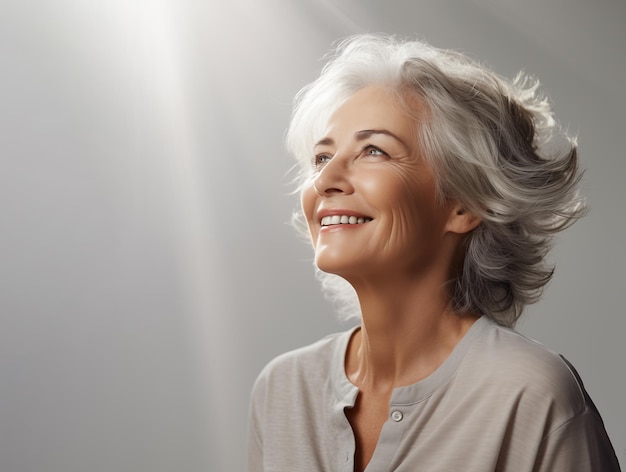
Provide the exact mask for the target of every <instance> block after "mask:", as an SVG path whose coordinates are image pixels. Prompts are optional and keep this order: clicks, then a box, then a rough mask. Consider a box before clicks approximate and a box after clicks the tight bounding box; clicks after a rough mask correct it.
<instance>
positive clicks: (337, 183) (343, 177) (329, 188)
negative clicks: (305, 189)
mask: <svg viewBox="0 0 626 472" xmlns="http://www.w3.org/2000/svg"><path fill="white" fill-rule="evenodd" d="M313 188H314V189H315V191H316V192H317V194H318V195H320V196H331V195H334V194H350V193H352V192H354V188H353V187H352V178H351V174H350V164H349V162H348V159H345V158H341V157H340V156H338V155H336V156H335V157H333V158H332V159H331V160H330V161H328V162H327V163H326V164H325V165H324V167H322V169H321V170H320V171H319V172H318V173H317V175H316V176H315V178H314V179H313Z"/></svg>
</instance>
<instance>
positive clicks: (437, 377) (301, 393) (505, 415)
mask: <svg viewBox="0 0 626 472" xmlns="http://www.w3.org/2000/svg"><path fill="white" fill-rule="evenodd" d="M353 332H354V329H352V330H349V331H346V332H343V333H339V334H334V335H330V336H328V337H326V338H324V339H322V340H321V341H318V342H317V343H315V344H312V345H310V346H307V347H304V348H301V349H298V350H295V351H292V352H289V353H286V354H283V355H281V356H279V357H277V358H276V359H274V360H273V361H272V362H270V363H269V364H268V365H267V367H266V368H265V369H264V370H263V371H262V372H261V374H260V375H259V378H258V379H257V381H256V383H255V386H254V389H253V393H252V400H251V409H250V423H249V438H248V470H249V471H250V472H257V471H265V472H279V471H280V472H287V471H289V472H296V471H308V472H312V471H324V472H326V471H328V472H330V471H337V472H339V471H345V472H352V471H353V470H354V453H355V440H354V434H353V431H352V428H351V426H350V423H349V422H348V420H347V418H346V416H345V413H344V410H345V409H346V408H351V407H353V406H354V404H355V401H356V397H357V394H358V389H357V387H355V386H354V385H353V384H351V383H350V381H349V380H348V378H347V376H346V373H345V369H344V363H345V355H346V349H347V346H348V342H349V340H350V337H351V335H352V333H353ZM619 470H620V469H619V464H618V462H617V458H616V455H615V452H614V450H613V447H612V446H611V443H610V441H609V438H608V436H607V434H606V431H605V429H604V425H603V423H602V419H601V418H600V415H599V414H598V411H597V410H596V408H595V406H594V405H593V402H592V401H591V399H590V398H589V396H588V395H587V393H586V391H585V390H584V388H583V385H582V383H581V381H580V378H579V377H578V374H577V373H576V371H575V370H574V369H573V368H572V367H571V365H569V364H568V363H567V361H565V360H564V359H563V358H562V357H560V356H559V355H557V354H555V353H553V352H551V351H549V350H548V349H546V348H545V347H543V346H542V345H540V344H538V343H536V342H534V341H531V340H529V339H527V338H525V337H524V336H522V335H520V334H518V333H517V332H515V331H513V330H510V329H507V328H503V327H501V326H499V325H497V324H495V323H494V322H492V321H491V320H489V319H488V318H486V317H482V318H480V319H479V320H477V321H476V322H475V323H474V324H473V326H472V327H471V328H470V330H469V331H468V332H467V333H466V335H465V336H464V337H463V338H462V339H461V341H460V342H459V343H458V344H457V346H456V347H455V348H454V350H453V351H452V353H451V354H450V355H449V357H448V358H447V359H446V360H445V361H444V363H443V364H442V365H441V366H440V367H439V368H438V369H437V370H435V372H433V373H432V374H431V375H429V376H428V377H426V378H425V379H423V380H421V381H419V382H417V383H415V384H413V385H409V386H404V387H397V388H395V389H394V390H393V393H392V396H391V401H390V405H389V416H388V419H387V421H386V422H385V424H384V425H383V428H382V430H381V433H380V437H379V440H378V443H377V445H376V449H375V451H374V455H373V456H372V458H371V460H370V462H369V464H368V466H367V469H366V471H367V472H378V471H407V472H408V471H410V472H415V471H428V472H436V471H445V472H454V471H463V472H488V471H499V472H544V471H545V472H547V471H551V472H560V471H568V472H571V471H576V472H587V471H597V472H615V471H619Z"/></svg>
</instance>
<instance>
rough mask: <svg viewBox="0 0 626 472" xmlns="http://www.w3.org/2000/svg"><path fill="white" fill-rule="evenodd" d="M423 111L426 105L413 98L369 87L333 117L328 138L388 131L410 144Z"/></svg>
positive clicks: (359, 91) (342, 106) (377, 87)
mask: <svg viewBox="0 0 626 472" xmlns="http://www.w3.org/2000/svg"><path fill="white" fill-rule="evenodd" d="M424 108H425V105H424V104H423V102H422V101H421V100H420V99H418V98H416V97H414V96H412V95H408V94H403V95H400V94H399V93H398V92H395V91H393V90H391V89H389V88H388V87H382V86H367V87H364V88H362V89H359V90H358V91H356V92H355V93H354V94H352V95H351V96H350V97H348V99H347V100H346V101H345V102H343V103H342V104H341V106H339V108H337V110H336V111H335V112H334V113H333V114H332V115H331V116H330V119H329V120H328V123H327V126H326V131H325V136H326V137H331V138H333V137H336V136H335V135H341V134H342V133H349V134H353V133H355V132H358V131H361V130H367V129H386V130H389V131H392V132H393V133H394V134H396V135H398V136H400V137H402V138H405V139H407V140H411V139H413V138H414V137H415V133H416V127H417V118H418V117H420V116H421V115H422V114H423V112H424ZM337 137H339V136H337Z"/></svg>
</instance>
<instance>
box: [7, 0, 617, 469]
mask: <svg viewBox="0 0 626 472" xmlns="http://www.w3.org/2000/svg"><path fill="white" fill-rule="evenodd" d="M625 20H626V4H624V2H623V1H621V0H600V1H599V0H569V1H566V0H551V1H539V0H530V1H526V2H519V1H513V0H503V1H496V0H473V1H463V2H462V1H459V0H438V1H436V0H430V1H417V0H411V1H404V2H400V1H397V2H393V1H374V0H368V1H363V0H360V1H359V0H344V1H339V0H334V1H333V0H318V1H314V0H300V1H294V0H291V1H290V0H231V1H222V2H218V1H215V0H208V1H207V0H204V1H193V0H146V1H137V0H107V1H88V0H76V1H71V0H55V1H45V0H14V1H11V0H2V1H0V67H1V71H0V280H1V283H0V317H1V318H0V319H1V325H0V383H1V384H0V469H1V470H2V471H3V472H4V471H6V472H18V471H20V472H21V471H28V472H34V471H54V472H56V471H58V472H61V471H63V472H70V471H76V472H78V471H81V472H82V471H90V472H91V471H94V472H95V471H151V472H158V471H164V472H165V471H172V470H177V471H207V470H209V471H238V470H243V468H244V447H245V428H246V415H247V407H248V395H249V391H250V388H251V386H252V382H253V381H254V378H255V376H256V375H257V373H258V372H259V370H260V369H261V368H262V366H263V365H264V364H265V363H266V362H267V361H269V360H270V359H271V358H272V357H273V356H275V355H277V354H278V353H281V352H284V351H285V350H288V349H291V348H295V347H297V346H301V345H303V344H306V343H309V342H312V341H314V340H316V339H318V338H319V337H321V336H323V335H324V334H326V333H329V332H332V331H337V330H339V329H344V328H345V325H341V324H340V323H338V322H337V321H336V320H335V318H334V315H333V314H332V310H331V307H330V306H329V305H328V304H327V303H326V302H325V301H324V300H323V298H322V296H321V295H320V293H319V290H318V287H317V284H316V282H315V280H314V277H313V271H312V269H311V251H310V250H309V247H308V245H307V244H306V243H305V242H303V241H301V240H300V239H299V238H298V237H297V236H296V235H295V233H294V231H293V230H292V229H291V228H290V227H289V225H288V224H287V222H288V220H289V217H290V212H291V209H292V208H293V207H294V206H295V205H296V202H297V197H295V196H293V195H289V192H290V190H291V187H290V186H289V178H290V177H289V174H288V170H289V168H290V166H291V165H292V162H291V160H290V158H289V157H288V156H286V154H285V152H284V151H283V145H282V141H283V136H284V129H285V127H286V126H287V123H288V119H289V114H290V104H291V100H292V97H293V95H294V94H295V92H296V91H297V90H298V89H299V88H300V87H301V86H302V85H304V84H305V83H306V82H308V81H310V80H312V79H313V78H314V77H315V75H316V74H317V73H318V71H319V69H320V67H321V64H322V62H321V61H320V58H321V57H322V55H323V54H324V53H325V52H326V51H327V50H328V49H329V47H330V45H331V43H332V42H333V41H334V40H336V39H338V38H340V37H343V36H345V35H347V34H351V33H355V32H375V31H385V32H393V33H400V34H415V33H416V34H418V35H419V36H421V37H422V38H425V39H427V40H429V41H430V42H432V43H433V44H435V45H437V46H441V47H451V48H456V49H461V50H464V51H466V52H468V53H470V54H471V55H473V56H475V57H477V58H479V59H481V60H483V61H484V62H486V63H488V64H490V65H491V66H492V67H493V68H495V69H496V70H497V71H498V72H500V73H502V74H505V75H509V76H511V75H513V74H515V72H517V70H519V69H521V68H523V69H525V70H527V71H528V72H531V73H534V74H536V75H537V76H539V77H540V78H541V80H542V82H543V84H544V88H545V89H546V90H547V91H548V92H549V94H550V96H551V97H552V100H553V102H554V103H555V108H556V112H557V117H559V118H560V120H561V121H562V122H563V123H564V124H568V125H569V128H570V130H571V131H572V132H577V133H578V134H579V136H580V149H581V154H582V160H583V164H584V165H585V166H586V167H587V168H588V172H587V174H586V188H587V192H588V195H589V198H590V201H591V205H592V211H591V213H590V214H589V216H588V217H586V218H585V219H584V220H583V221H581V222H579V223H578V224H576V225H575V226H574V227H573V228H571V229H570V230H568V231H567V232H565V233H564V234H563V235H562V236H561V237H560V238H559V246H558V248H557V249H556V250H555V251H554V253H553V255H552V257H553V259H554V260H555V262H556V263H557V275H556V277H555V279H554V281H553V282H552V284H551V286H550V287H549V289H548V291H547V292H546V295H545V297H544V299H543V300H542V301H541V302H540V303H539V304H538V305H536V306H534V307H532V309H530V310H529V312H528V314H527V317H526V319H525V320H524V321H523V322H522V323H521V325H520V329H521V331H523V332H524V333H527V334H528V335H529V336H531V337H533V338H536V339H538V340H540V341H542V342H543V343H544V344H547V345H548V346H550V347H551V348H553V349H555V350H557V351H559V352H561V353H563V354H565V355H566V356H567V357H568V358H569V359H570V360H571V361H572V362H573V363H574V364H575V365H576V366H577V368H578V369H579V371H580V373H581V375H582V377H583V379H584V380H585V382H586V385H587V387H588V390H589V392H590V393H591V395H592V397H593V398H594V400H595V401H596V403H597V406H598V408H599V409H600V411H601V413H602V415H603V417H604V419H605V423H606V427H607V429H608V431H609V434H610V436H611V438H612V440H613V443H614V446H615V449H616V451H617V454H618V456H619V457H620V460H621V461H622V464H623V465H624V464H626V408H624V406H623V400H624V398H626V387H625V384H624V383H625V380H624V372H625V367H624V363H625V361H626V348H625V347H624V346H625V345H626V343H625V341H624V333H625V331H626V329H625V328H626V323H625V321H624V320H625V318H624V313H623V302H622V297H623V296H624V293H625V292H626V284H625V276H624V267H626V251H624V242H625V241H626V228H625V212H624V203H625V200H626V199H625V193H626V186H625V185H624V181H623V180H624V177H625V176H626V173H625V166H626V161H625V159H624V146H623V140H624V137H625V136H626V126H625V120H624V110H625V109H626V95H625V92H624V83H625V80H626V74H625V72H626V61H625V53H624V48H625V46H626V29H625V28H624V24H625ZM296 407H297V406H296Z"/></svg>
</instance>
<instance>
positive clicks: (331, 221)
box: [320, 215, 372, 226]
mask: <svg viewBox="0 0 626 472" xmlns="http://www.w3.org/2000/svg"><path fill="white" fill-rule="evenodd" d="M368 221H372V218H370V217H368V216H356V215H328V216H324V217H322V219H321V220H320V224H321V225H322V226H333V225H360V224H363V223H367V222H368Z"/></svg>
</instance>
